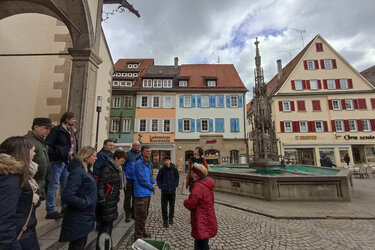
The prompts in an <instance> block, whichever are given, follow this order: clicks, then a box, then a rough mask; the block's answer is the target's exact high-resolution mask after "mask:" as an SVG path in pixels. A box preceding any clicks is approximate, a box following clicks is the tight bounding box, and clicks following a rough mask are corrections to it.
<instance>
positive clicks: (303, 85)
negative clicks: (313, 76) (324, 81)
mask: <svg viewBox="0 0 375 250" xmlns="http://www.w3.org/2000/svg"><path fill="white" fill-rule="evenodd" d="M302 89H303V90H305V89H306V80H302Z"/></svg>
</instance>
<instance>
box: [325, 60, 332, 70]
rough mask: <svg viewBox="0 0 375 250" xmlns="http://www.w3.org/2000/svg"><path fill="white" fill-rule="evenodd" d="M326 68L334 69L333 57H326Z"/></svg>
mask: <svg viewBox="0 0 375 250" xmlns="http://www.w3.org/2000/svg"><path fill="white" fill-rule="evenodd" d="M324 69H333V63H332V59H324Z"/></svg>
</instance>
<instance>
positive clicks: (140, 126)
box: [139, 119, 147, 132]
mask: <svg viewBox="0 0 375 250" xmlns="http://www.w3.org/2000/svg"><path fill="white" fill-rule="evenodd" d="M142 121H144V124H145V128H144V130H142ZM146 131H147V119H139V132H146Z"/></svg>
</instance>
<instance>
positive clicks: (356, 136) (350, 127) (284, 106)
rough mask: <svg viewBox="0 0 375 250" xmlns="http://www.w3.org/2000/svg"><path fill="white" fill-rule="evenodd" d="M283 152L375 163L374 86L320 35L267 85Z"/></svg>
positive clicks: (309, 159) (293, 157) (300, 157)
mask: <svg viewBox="0 0 375 250" xmlns="http://www.w3.org/2000/svg"><path fill="white" fill-rule="evenodd" d="M267 91H268V95H270V96H271V98H272V99H271V103H270V104H271V108H272V120H273V121H274V124H275V127H276V137H277V140H278V150H279V154H280V155H282V156H283V157H284V158H285V160H286V162H287V163H288V162H295V163H297V164H309V165H318V166H320V158H321V156H322V155H327V156H329V157H330V158H331V159H332V161H333V162H334V163H335V164H336V165H337V166H342V165H343V164H344V160H343V158H344V156H345V154H346V153H348V155H349V156H350V158H351V163H352V164H363V163H374V162H375V116H374V113H375V112H374V111H375V87H374V86H372V85H371V84H370V83H369V82H368V81H367V80H366V79H365V78H364V77H363V76H362V75H361V74H359V73H358V72H357V71H356V70H355V69H354V68H353V67H352V66H351V65H350V64H349V63H348V62H347V61H346V60H345V59H344V58H343V57H342V56H341V55H340V54H338V53H337V52H336V51H335V50H334V48H332V47H331V46H330V45H329V44H328V43H327V42H326V41H325V40H324V39H323V38H322V37H321V36H320V35H317V36H316V37H315V38H314V39H313V40H312V41H310V43H309V44H308V45H307V46H306V47H305V48H304V49H303V50H302V51H301V52H300V53H299V54H298V55H297V56H296V57H295V58H294V59H293V60H292V61H291V62H290V63H289V64H288V65H287V66H285V67H284V68H282V67H281V62H278V74H277V75H275V77H274V78H273V79H272V80H271V81H270V82H269V83H268V84H267Z"/></svg>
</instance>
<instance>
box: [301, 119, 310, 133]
mask: <svg viewBox="0 0 375 250" xmlns="http://www.w3.org/2000/svg"><path fill="white" fill-rule="evenodd" d="M302 128H304V129H302ZM299 131H300V132H301V133H307V132H309V127H308V123H307V121H299Z"/></svg>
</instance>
